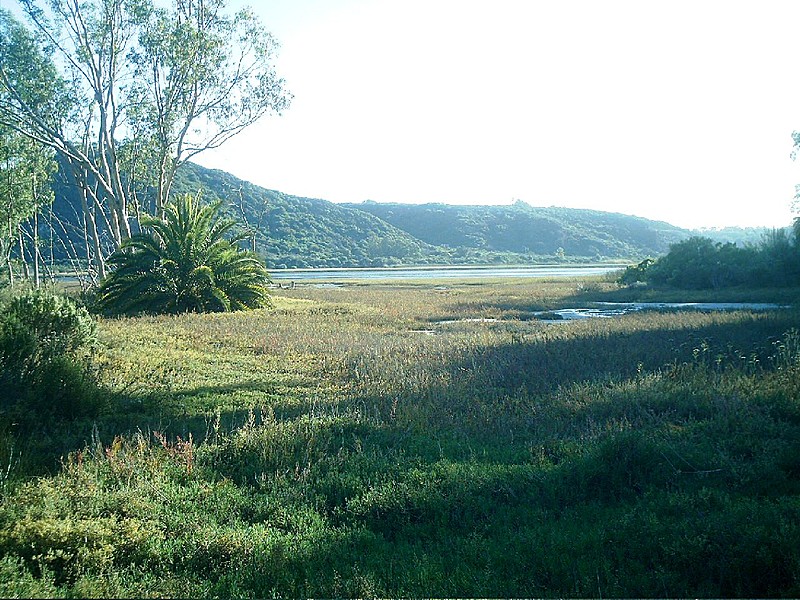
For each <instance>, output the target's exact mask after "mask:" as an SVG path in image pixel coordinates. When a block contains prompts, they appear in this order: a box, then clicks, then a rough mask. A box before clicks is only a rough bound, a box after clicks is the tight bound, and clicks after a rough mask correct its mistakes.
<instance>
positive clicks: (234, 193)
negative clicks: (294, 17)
mask: <svg viewBox="0 0 800 600" xmlns="http://www.w3.org/2000/svg"><path fill="white" fill-rule="evenodd" d="M198 190H202V192H203V195H204V197H205V198H206V199H209V200H210V199H221V200H222V201H223V202H224V204H225V206H226V210H227V211H228V212H229V213H230V214H231V215H233V216H234V217H236V218H237V219H239V220H240V221H241V222H242V225H243V227H244V228H245V230H247V231H248V232H250V233H251V234H252V238H251V239H252V240H253V241H252V245H253V246H254V247H255V249H256V250H257V251H258V252H259V253H260V254H262V255H263V256H264V257H265V259H266V261H267V265H268V267H269V268H273V269H275V268H284V267H359V266H361V267H376V266H398V265H430V264H487V265H488V264H524V263H534V262H535V263H542V262H560V261H571V262H586V261H598V260H620V261H623V260H624V261H637V260H640V259H642V258H645V257H648V256H650V257H654V256H658V255H660V254H664V253H665V252H667V251H668V249H669V245H670V244H672V243H674V242H677V241H680V240H682V239H685V238H687V237H689V236H690V235H692V232H690V231H688V230H685V229H680V228H678V227H674V226H672V225H669V224H668V223H663V222H658V221H651V220H648V219H644V218H641V217H634V216H629V215H622V214H618V213H609V212H602V211H594V210H582V209H571V208H556V207H549V208H539V207H532V206H530V205H528V204H525V203H523V202H516V203H515V204H513V205H511V206H454V205H446V204H423V205H414V204H398V203H387V204H383V203H377V202H372V201H367V202H363V203H359V204H353V203H350V204H335V203H333V202H329V201H326V200H321V199H315V198H303V197H298V196H292V195H289V194H284V193H282V192H279V191H275V190H269V189H266V188H263V187H260V186H257V185H254V184H252V183H249V182H246V181H243V180H241V179H238V178H236V177H234V176H233V175H231V174H229V173H226V172H224V171H220V170H214V169H207V168H204V167H201V166H199V165H197V164H193V163H188V164H186V165H185V166H184V167H183V168H182V169H181V171H180V172H179V174H178V177H177V179H176V182H175V185H174V192H176V193H187V192H190V193H195V192H197V191H198ZM77 202H78V200H77V198H76V194H75V193H74V191H72V190H71V189H70V187H69V186H68V185H65V184H64V182H63V181H62V182H61V183H60V184H57V185H56V202H55V210H56V212H57V213H59V215H60V218H61V219H62V220H65V221H69V220H72V221H75V220H76V219H77V214H78V213H79V211H78V210H76V208H75V207H76V206H78V204H77Z"/></svg>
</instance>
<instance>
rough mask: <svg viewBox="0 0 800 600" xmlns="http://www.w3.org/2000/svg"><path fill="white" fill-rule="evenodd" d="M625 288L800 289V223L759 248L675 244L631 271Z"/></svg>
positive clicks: (696, 241) (695, 240)
mask: <svg viewBox="0 0 800 600" xmlns="http://www.w3.org/2000/svg"><path fill="white" fill-rule="evenodd" d="M620 282H621V283H625V284H635V283H640V282H644V283H648V284H653V285H661V286H669V287H676V288H683V289H719V288H727V287H736V286H749V287H786V286H793V285H800V219H796V220H795V222H794V226H793V228H792V229H791V231H790V232H788V231H787V230H785V229H775V230H772V231H771V232H769V233H767V234H765V236H764V238H763V239H762V241H761V243H759V244H757V245H753V244H746V245H744V246H737V245H736V244H732V243H725V244H723V243H720V242H714V241H712V240H711V239H709V238H707V237H702V236H693V237H691V238H689V239H687V240H684V241H682V242H678V243H676V244H673V245H672V246H671V247H670V251H669V252H668V253H667V254H666V255H665V256H662V257H661V258H658V259H657V260H654V259H649V258H648V259H645V260H643V261H642V262H640V263H639V264H638V265H635V266H630V267H628V268H627V269H626V270H625V272H624V273H623V274H622V276H621V278H620Z"/></svg>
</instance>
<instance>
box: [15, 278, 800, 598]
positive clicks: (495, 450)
mask: <svg viewBox="0 0 800 600" xmlns="http://www.w3.org/2000/svg"><path fill="white" fill-rule="evenodd" d="M588 288H591V289H592V290H594V291H592V292H587V291H586V290H587V289H588ZM613 288H615V286H614V285H613V284H611V283H602V282H598V281H592V282H591V284H590V283H589V282H585V281H580V282H577V281H558V282H555V281H546V282H543V281H537V282H521V281H516V282H502V283H497V284H492V285H487V284H483V285H479V286H477V285H474V284H458V283H454V282H447V283H446V284H445V285H444V286H443V284H442V282H437V283H435V284H430V285H427V284H426V285H413V286H411V285H409V286H402V285H397V284H393V285H391V286H388V285H386V286H383V285H359V286H350V287H348V288H346V290H342V289H332V288H317V287H311V286H309V287H303V286H298V287H297V288H295V289H293V290H281V291H278V292H276V294H277V298H275V301H274V302H275V310H272V311H258V312H250V313H245V312H236V313H220V314H205V315H203V314H181V315H170V316H155V317H136V318H126V319H113V320H104V321H101V322H100V336H101V339H102V340H103V342H104V346H103V347H102V349H101V352H100V355H99V357H98V359H99V360H100V361H101V362H102V364H104V365H105V369H104V370H103V371H102V375H103V381H104V382H105V383H106V384H107V385H108V386H109V387H110V388H112V389H113V390H115V391H116V392H117V393H118V400H119V404H118V406H117V408H116V409H115V410H112V411H110V412H107V413H104V414H103V415H102V416H101V418H100V419H99V420H98V421H97V426H96V427H95V428H91V427H90V428H87V429H83V430H82V431H83V433H82V434H81V435H79V436H75V437H74V438H73V439H71V440H69V438H68V437H66V436H64V437H62V439H60V440H59V443H60V446H59V449H60V451H61V455H63V456H64V459H63V460H62V462H61V465H60V468H59V469H58V470H55V471H53V472H52V473H51V474H49V475H47V476H43V477H38V478H36V479H31V480H30V481H27V482H17V483H16V484H15V486H14V487H13V488H12V489H10V490H7V491H6V492H5V495H4V497H3V501H2V502H0V556H3V559H2V560H0V592H2V593H3V594H5V595H17V596H41V595H44V596H47V597H58V596H67V597H76V596H80V597H85V596H90V597H96V596H104V597H130V596H136V597H152V596H165V597H216V596H224V597H244V596H246V597H286V596H290V597H321V596H326V597H333V596H335V597H378V596H380V597H409V596H422V595H425V596H434V597H523V596H525V597H555V596H558V597H573V596H581V597H595V596H600V595H602V596H606V597H633V596H636V597H655V596H659V597H660V596H684V597H689V596H691V597H711V596H717V597H719V596H724V597H745V596H748V597H755V596H758V597H774V596H796V595H797V594H798V592H800V580H798V578H797V573H798V572H799V571H798V569H800V552H798V548H800V501H798V498H800V458H798V457H800V443H799V442H798V440H800V405H798V402H797V398H798V397H800V377H798V368H800V362H798V358H800V338H799V336H798V331H797V323H798V312H797V310H796V309H793V310H780V311H770V312H765V313H756V312H747V311H736V312H726V313H700V312H680V313H668V312H663V313H657V312H653V313H648V314H642V313H639V314H631V315H626V316H624V317H621V318H619V319H613V320H612V319H595V320H586V321H581V322H562V323H557V324H554V323H542V322H538V321H533V320H521V319H520V318H519V317H520V315H521V314H523V313H524V312H525V311H530V310H541V309H544V308H558V307H560V306H564V305H570V304H573V303H574V302H576V301H581V302H583V301H585V300H587V298H594V299H600V298H601V296H600V291H602V290H608V289H613ZM481 317H493V318H496V319H498V320H496V321H491V322H486V321H483V322H481V321H464V319H470V318H471V319H480V318H481ZM441 321H449V322H441ZM454 321H456V322H454ZM72 427H73V428H79V427H80V424H79V423H75V424H73V425H72ZM51 431H52V430H51ZM86 440H90V441H89V442H88V443H87V442H86ZM2 458H3V449H2V447H1V446H0V460H2ZM2 465H3V463H2V462H0V466H2Z"/></svg>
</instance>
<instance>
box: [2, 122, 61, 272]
mask: <svg viewBox="0 0 800 600" xmlns="http://www.w3.org/2000/svg"><path fill="white" fill-rule="evenodd" d="M54 170H55V162H54V161H53V159H52V154H51V153H50V152H48V151H47V150H46V149H45V148H43V147H42V146H40V145H38V144H36V143H34V142H33V141H31V140H30V139H28V138H26V137H24V136H22V135H20V134H18V133H16V132H15V131H13V130H11V129H9V128H7V127H3V126H2V125H0V260H2V263H3V266H4V270H5V271H6V273H7V274H8V280H9V282H10V283H11V285H13V284H14V269H13V266H12V261H11V256H12V251H13V249H14V247H15V246H16V248H17V252H18V255H19V258H20V261H21V262H22V264H23V265H25V266H27V263H26V251H25V248H26V246H28V245H29V244H27V243H25V241H24V238H25V231H24V229H23V225H24V224H25V222H26V221H32V225H31V227H30V228H29V231H28V233H29V238H30V240H29V241H30V242H32V244H30V245H31V246H32V249H31V251H30V252H29V253H28V254H29V255H30V256H31V257H32V259H33V281H34V284H35V286H36V287H38V286H39V282H40V271H39V266H40V263H41V256H40V252H39V222H38V218H37V217H38V213H39V211H40V210H41V208H42V207H43V206H45V205H47V204H50V203H51V202H52V201H53V190H52V187H51V181H52V174H53V172H54ZM26 270H27V269H26Z"/></svg>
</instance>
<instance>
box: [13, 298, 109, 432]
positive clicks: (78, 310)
mask: <svg viewBox="0 0 800 600" xmlns="http://www.w3.org/2000/svg"><path fill="white" fill-rule="evenodd" d="M3 309H4V310H3V314H2V317H0V410H13V411H15V413H16V414H17V416H18V417H26V416H28V417H34V418H39V417H42V416H53V417H61V418H64V417H66V418H74V417H79V416H85V415H88V414H93V413H95V412H96V410H97V408H98V392H97V389H96V386H95V385H94V377H93V374H92V372H91V361H90V357H91V353H92V350H93V348H94V346H95V344H96V341H97V338H96V331H95V324H94V321H93V320H92V318H91V317H90V316H89V313H88V312H87V311H86V309H85V308H83V307H80V306H78V305H76V304H75V303H74V302H73V301H72V300H70V299H69V298H66V297H64V296H60V295H58V294H55V293H53V292H49V291H43V290H34V291H30V292H26V293H23V294H21V295H19V296H16V297H13V298H11V299H10V300H9V301H7V302H6V304H5V306H4V307H3Z"/></svg>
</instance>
